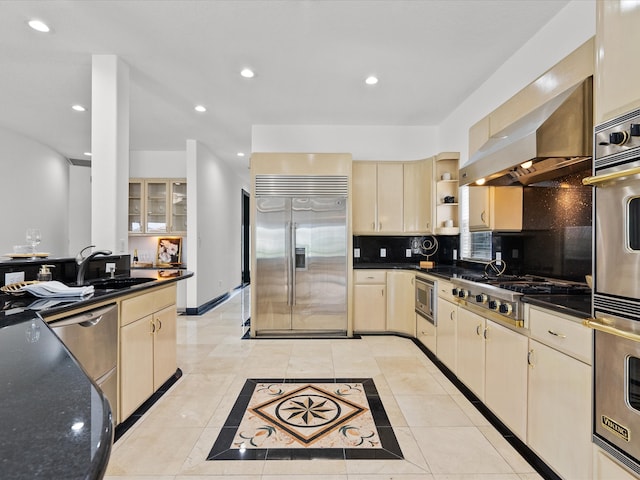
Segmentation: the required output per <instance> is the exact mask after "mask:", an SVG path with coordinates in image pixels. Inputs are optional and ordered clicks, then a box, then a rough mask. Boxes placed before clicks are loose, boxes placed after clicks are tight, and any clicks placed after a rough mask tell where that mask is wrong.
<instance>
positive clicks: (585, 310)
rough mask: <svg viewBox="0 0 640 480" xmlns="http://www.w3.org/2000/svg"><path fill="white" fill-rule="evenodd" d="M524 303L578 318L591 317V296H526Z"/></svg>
mask: <svg viewBox="0 0 640 480" xmlns="http://www.w3.org/2000/svg"><path fill="white" fill-rule="evenodd" d="M522 301H523V302H526V303H530V304H531V305H537V306H539V307H543V308H546V309H549V310H553V311H555V312H559V313H564V314H567V315H571V316H574V317H578V318H588V317H590V316H591V295H525V296H523V297H522Z"/></svg>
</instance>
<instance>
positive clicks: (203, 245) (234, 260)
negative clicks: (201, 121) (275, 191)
mask: <svg viewBox="0 0 640 480" xmlns="http://www.w3.org/2000/svg"><path fill="white" fill-rule="evenodd" d="M186 156H187V198H188V199H189V201H188V207H187V216H188V218H189V222H188V231H187V236H188V237H189V239H190V242H189V245H188V252H187V255H188V257H189V262H190V266H189V269H190V270H193V271H195V273H196V275H195V277H193V278H190V279H188V280H187V308H197V307H198V306H201V305H204V304H206V303H207V302H209V301H210V300H213V299H215V298H217V297H219V296H221V295H224V294H225V293H227V292H230V291H231V290H233V289H234V288H235V287H237V286H239V285H240V284H241V283H242V265H241V251H240V247H241V239H240V233H241V226H242V208H241V207H242V202H241V200H242V197H241V192H242V189H243V188H244V189H245V190H247V191H248V190H249V186H248V185H247V184H246V183H244V182H243V180H242V179H240V178H239V177H238V176H237V175H236V174H235V173H234V172H233V171H232V170H231V168H230V167H229V166H228V165H227V164H226V163H225V162H224V161H222V160H220V159H219V158H217V157H216V156H215V155H214V154H213V153H212V152H211V151H210V150H209V149H207V148H206V147H205V146H204V145H203V144H201V143H200V142H198V141H197V140H187V152H186Z"/></svg>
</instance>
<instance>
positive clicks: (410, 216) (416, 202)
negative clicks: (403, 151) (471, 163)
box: [403, 158, 457, 235]
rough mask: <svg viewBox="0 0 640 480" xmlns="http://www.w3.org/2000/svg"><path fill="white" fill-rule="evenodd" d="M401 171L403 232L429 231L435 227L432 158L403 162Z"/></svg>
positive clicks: (422, 232)
mask: <svg viewBox="0 0 640 480" xmlns="http://www.w3.org/2000/svg"><path fill="white" fill-rule="evenodd" d="M403 171H404V185H403V191H404V195H403V199H404V225H403V232H404V233H415V234H421V235H422V234H425V233H431V232H432V231H433V229H434V228H435V225H434V224H433V219H432V217H433V213H432V195H433V189H432V185H433V181H432V180H433V158H427V159H425V160H419V161H416V162H405V163H404V166H403ZM456 171H457V169H456Z"/></svg>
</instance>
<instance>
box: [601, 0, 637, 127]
mask: <svg viewBox="0 0 640 480" xmlns="http://www.w3.org/2000/svg"><path fill="white" fill-rule="evenodd" d="M639 25H640V7H639V6H638V5H637V2H612V1H599V2H596V52H597V55H596V56H595V57H596V73H595V95H594V98H595V123H596V124H600V123H603V122H605V121H607V120H611V119H612V118H614V117H617V116H619V115H621V114H623V113H626V112H629V111H631V110H635V109H637V108H640V82H638V78H639V77H640V63H639V62H638V61H637V53H636V49H637V46H638V44H640V28H638V26H639Z"/></svg>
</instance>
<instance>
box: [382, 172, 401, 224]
mask: <svg viewBox="0 0 640 480" xmlns="http://www.w3.org/2000/svg"><path fill="white" fill-rule="evenodd" d="M403 181H404V174H403V165H402V163H401V162H393V163H380V164H378V231H379V232H383V233H402V230H403V220H404V217H403V213H402V207H403V203H404V199H403V195H404V188H403Z"/></svg>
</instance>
